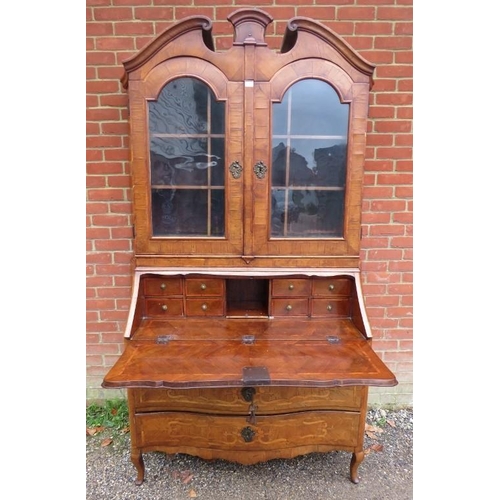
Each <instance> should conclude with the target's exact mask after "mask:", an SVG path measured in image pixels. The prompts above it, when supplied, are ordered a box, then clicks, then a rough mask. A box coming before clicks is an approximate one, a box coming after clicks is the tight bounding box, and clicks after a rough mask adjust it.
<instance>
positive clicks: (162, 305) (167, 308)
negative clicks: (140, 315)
mask: <svg viewBox="0 0 500 500" xmlns="http://www.w3.org/2000/svg"><path fill="white" fill-rule="evenodd" d="M145 312H146V316H149V317H172V316H182V315H183V300H182V299H171V298H165V299H161V298H148V299H146V301H145Z"/></svg>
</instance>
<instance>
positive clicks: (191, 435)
mask: <svg viewBox="0 0 500 500" xmlns="http://www.w3.org/2000/svg"><path fill="white" fill-rule="evenodd" d="M359 425H360V414H359V413H356V412H342V411H321V412H299V413H288V414H283V415H272V416H264V417H257V419H256V422H255V424H253V425H252V424H249V423H248V421H247V419H246V418H245V417H244V416H215V415H203V414H197V413H182V412H157V413H147V414H139V415H136V417H135V428H136V432H137V434H136V435H137V443H136V444H137V446H138V447H139V448H140V447H149V448H152V447H155V446H168V447H169V448H172V447H173V448H176V449H179V450H182V449H186V448H192V449H196V448H202V449H203V448H204V449H207V448H208V449H211V448H213V449H221V450H232V451H235V450H237V451H246V450H249V451H252V450H254V451H257V450H273V449H278V448H293V447H300V446H311V445H323V446H328V445H331V446H343V447H354V446H356V444H357V441H358V435H359Z"/></svg>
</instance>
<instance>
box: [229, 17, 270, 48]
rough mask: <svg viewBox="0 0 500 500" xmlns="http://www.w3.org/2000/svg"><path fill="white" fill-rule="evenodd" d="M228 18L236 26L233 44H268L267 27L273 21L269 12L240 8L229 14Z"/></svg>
mask: <svg viewBox="0 0 500 500" xmlns="http://www.w3.org/2000/svg"><path fill="white" fill-rule="evenodd" d="M227 20H228V21H229V22H230V23H231V24H232V25H233V27H234V41H233V45H259V46H267V43H266V41H265V33H266V28H267V26H268V25H269V24H270V23H271V22H272V21H273V18H272V17H271V16H270V15H269V14H268V13H267V12H264V11H263V10H260V9H239V10H237V11H235V12H233V13H232V14H230V15H229V16H227Z"/></svg>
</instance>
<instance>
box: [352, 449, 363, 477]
mask: <svg viewBox="0 0 500 500" xmlns="http://www.w3.org/2000/svg"><path fill="white" fill-rule="evenodd" d="M364 458H365V452H364V451H359V452H358V453H353V454H352V457H351V481H352V482H353V483H354V484H358V483H359V477H358V467H359V464H360V463H361V462H362V461H363V459H364Z"/></svg>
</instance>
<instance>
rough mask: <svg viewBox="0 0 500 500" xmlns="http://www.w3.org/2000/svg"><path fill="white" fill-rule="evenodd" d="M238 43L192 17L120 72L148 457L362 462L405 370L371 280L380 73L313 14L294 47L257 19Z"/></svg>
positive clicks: (134, 324)
mask: <svg viewBox="0 0 500 500" xmlns="http://www.w3.org/2000/svg"><path fill="white" fill-rule="evenodd" d="M228 21H229V22H230V23H231V25H232V27H233V30H234V38H233V43H232V46H231V47H230V48H229V49H227V50H225V51H218V50H216V48H215V45H216V44H215V43H214V39H213V36H212V22H211V20H210V19H208V18H207V17H204V16H192V17H189V18H186V19H183V20H181V21H179V22H177V23H176V24H175V25H173V26H171V27H170V28H168V29H166V30H165V31H164V32H162V33H161V34H159V35H158V36H157V37H156V38H155V39H153V40H152V41H151V42H150V43H149V44H147V45H145V46H144V47H143V48H142V49H141V50H140V51H139V52H138V53H137V54H135V55H134V56H132V57H130V58H129V59H127V60H126V61H124V62H123V64H124V67H125V74H124V76H123V78H122V83H123V85H124V87H125V88H126V89H127V91H128V98H129V113H130V159H131V160H130V169H131V173H132V183H133V189H132V202H133V218H132V219H133V224H134V260H133V293H132V297H131V302H130V311H129V316H128V321H127V325H126V328H125V334H124V337H125V342H124V350H123V353H122V354H121V356H120V357H119V359H118V360H117V362H116V363H115V364H114V365H113V366H112V367H111V368H110V370H109V372H108V373H107V375H106V376H105V377H104V380H103V384H102V385H103V387H107V388H124V389H127V397H128V403H129V410H130V431H131V458H132V461H133V463H134V464H135V466H136V468H137V472H138V475H137V481H136V482H137V483H138V484H141V483H142V482H143V480H144V476H145V468H144V461H143V454H144V453H146V452H149V451H163V452H165V453H188V454H193V455H197V456H199V457H202V458H206V459H214V458H219V459H226V460H231V461H235V462H239V463H241V464H253V463H256V462H259V461H264V460H269V459H272V458H288V457H294V456H297V455H300V454H304V453H310V452H328V451H332V450H342V451H346V452H350V453H352V460H351V467H350V474H349V475H350V479H351V480H352V481H354V482H357V481H358V473H357V471H358V467H359V464H360V463H361V461H362V460H363V456H364V455H363V434H364V425H365V417H366V411H367V397H368V388H369V386H393V385H396V383H397V381H396V378H395V376H394V374H393V373H392V372H391V371H390V370H389V368H388V367H387V366H386V365H385V364H384V363H383V361H382V360H381V359H380V358H379V357H378V356H377V354H376V353H375V351H374V350H373V349H372V346H371V339H372V333H371V330H370V325H369V322H368V317H367V314H366V310H365V305H364V298H363V293H362V289H361V274H360V265H359V264H360V257H359V256H360V235H361V205H362V196H361V195H362V185H363V166H364V158H365V147H366V130H367V116H368V103H369V91H370V87H371V85H372V75H373V71H374V66H373V65H372V64H371V63H369V62H368V61H366V60H365V59H363V57H361V56H360V55H359V54H358V53H357V52H356V51H355V50H354V49H353V48H352V47H351V46H350V45H349V44H347V43H346V42H345V41H344V40H342V39H341V38H340V37H339V36H338V35H337V34H336V33H334V32H333V31H332V30H330V29H329V28H327V27H326V26H323V25H321V24H320V23H317V22H315V21H313V20H311V19H308V18H302V17H296V18H294V19H292V20H290V22H289V23H288V25H287V27H286V30H285V33H284V36H283V40H282V46H281V49H280V50H279V51H277V50H271V49H270V48H269V47H268V44H267V41H266V35H265V32H266V29H267V26H268V25H269V24H270V23H271V22H272V21H273V19H272V17H271V16H269V15H268V14H267V13H266V12H264V11H262V10H260V9H247V8H244V9H239V10H236V11H235V12H233V13H232V14H230V15H229V16H228Z"/></svg>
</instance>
